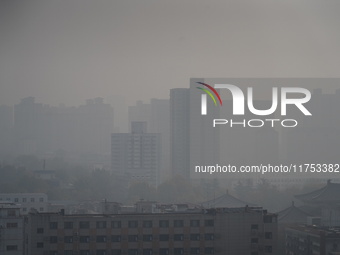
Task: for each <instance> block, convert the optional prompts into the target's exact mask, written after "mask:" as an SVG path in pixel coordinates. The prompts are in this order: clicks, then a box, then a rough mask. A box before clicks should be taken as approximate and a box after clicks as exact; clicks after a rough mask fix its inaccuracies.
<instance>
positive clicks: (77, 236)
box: [25, 207, 277, 255]
mask: <svg viewBox="0 0 340 255" xmlns="http://www.w3.org/2000/svg"><path fill="white" fill-rule="evenodd" d="M25 222H26V227H25V229H26V231H25V238H26V240H27V247H26V249H25V255H33V254H34V255H40V254H41V255H45V254H49V255H52V254H54V255H57V254H59V255H60V254H78V255H109V254H110V255H115V254H129V255H132V254H141V255H150V254H158V255H165V254H166V255H168V254H174V255H175V254H204V255H205V254H221V255H222V254H223V255H225V254H233V255H244V254H249V255H260V254H261V255H262V254H275V252H276V249H277V244H276V242H277V222H276V215H274V214H268V213H267V212H266V211H264V210H262V209H254V208H248V207H243V208H233V209H223V208H221V209H211V210H204V211H193V212H189V211H188V212H181V213H154V214H152V213H144V214H112V215H108V214H107V215H64V214H63V213H62V212H61V213H32V214H29V215H28V216H26V220H25Z"/></svg>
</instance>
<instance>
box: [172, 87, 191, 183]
mask: <svg viewBox="0 0 340 255" xmlns="http://www.w3.org/2000/svg"><path fill="white" fill-rule="evenodd" d="M189 116H190V109H189V89H187V88H176V89H171V90H170V141H171V142H170V144H171V151H170V157H171V169H172V171H173V175H174V176H176V175H181V176H183V177H185V178H189V177H190V172H189V168H190V149H189V148H190V139H189V130H190V122H189Z"/></svg>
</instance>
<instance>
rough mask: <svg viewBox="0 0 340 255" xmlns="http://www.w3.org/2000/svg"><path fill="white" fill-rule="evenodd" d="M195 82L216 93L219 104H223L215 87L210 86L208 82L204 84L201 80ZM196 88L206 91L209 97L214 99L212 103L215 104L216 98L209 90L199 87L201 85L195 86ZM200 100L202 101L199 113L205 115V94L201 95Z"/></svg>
mask: <svg viewBox="0 0 340 255" xmlns="http://www.w3.org/2000/svg"><path fill="white" fill-rule="evenodd" d="M197 83H198V84H201V85H203V86H205V87H207V88H208V89H210V90H211V91H212V92H213V93H214V94H215V95H216V97H217V98H218V101H219V103H220V105H221V106H222V104H223V102H222V99H221V97H220V94H218V92H217V91H216V89H214V88H213V87H211V86H210V85H209V84H206V83H203V82H197ZM197 88H198V89H200V90H203V91H204V92H205V93H207V94H208V95H209V96H210V98H211V99H212V100H213V101H214V104H215V105H216V106H217V103H216V99H215V97H214V96H213V94H211V92H210V91H209V90H207V89H204V88H201V87H197ZM201 102H202V103H201V114H202V115H207V95H206V94H202V95H201Z"/></svg>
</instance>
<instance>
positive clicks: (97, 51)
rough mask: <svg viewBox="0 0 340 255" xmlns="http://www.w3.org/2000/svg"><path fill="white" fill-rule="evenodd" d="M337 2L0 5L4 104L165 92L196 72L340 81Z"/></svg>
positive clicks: (36, 0)
mask: <svg viewBox="0 0 340 255" xmlns="http://www.w3.org/2000/svg"><path fill="white" fill-rule="evenodd" d="M339 8H340V3H339V2H338V1H322V2H320V1H314V0H313V1H310V0H309V1H290V0H289V1H286V0H285V1H264V0H260V1H256V2H255V1H241V2H240V1H202V0H187V1H177V0H175V1H151V0H146V1H129V0H128V1H79V0H78V1H77V0H74V1H42V0H31V1H17V0H10V1H9V0H8V1H6V0H2V1H0V35H1V43H0V89H1V90H0V91H1V92H0V104H8V105H14V104H17V103H19V101H20V99H21V98H24V97H28V96H34V97H35V98H36V101H37V102H40V103H44V104H51V105H58V104H60V103H64V104H66V105H70V106H72V105H79V104H81V103H84V102H85V100H86V99H88V98H94V97H98V96H99V97H104V98H108V97H112V96H117V95H119V96H120V98H123V99H125V100H126V101H125V103H126V104H132V103H134V102H135V101H136V100H138V99H142V100H148V99H150V98H168V97H169V89H170V88H174V87H188V86H189V79H190V77H338V67H339V64H340V31H339V29H338V28H339V24H340V16H339V15H338V13H339Z"/></svg>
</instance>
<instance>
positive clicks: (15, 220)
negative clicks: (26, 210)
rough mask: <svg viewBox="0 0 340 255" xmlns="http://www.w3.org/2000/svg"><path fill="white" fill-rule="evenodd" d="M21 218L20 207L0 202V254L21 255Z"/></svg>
mask: <svg viewBox="0 0 340 255" xmlns="http://www.w3.org/2000/svg"><path fill="white" fill-rule="evenodd" d="M23 225H24V224H23V217H21V216H20V206H18V205H16V204H14V203H3V202H0V254H1V255H22V254H23V251H24V248H23V245H24V239H23V237H24V230H23Z"/></svg>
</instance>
